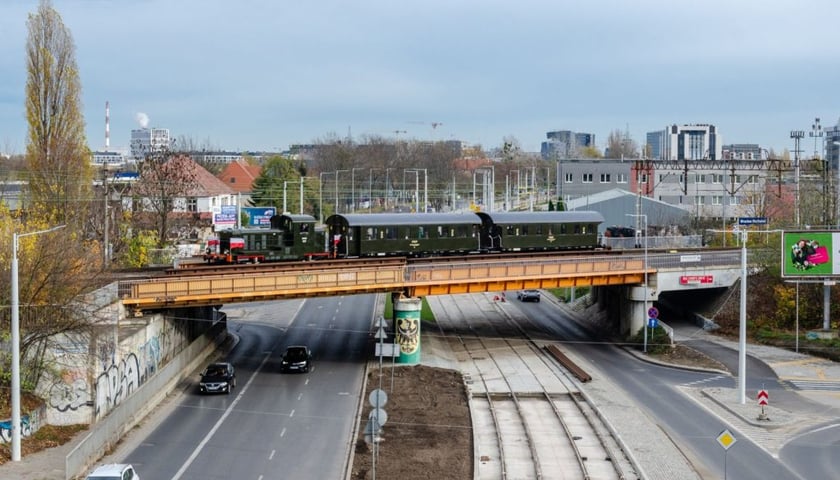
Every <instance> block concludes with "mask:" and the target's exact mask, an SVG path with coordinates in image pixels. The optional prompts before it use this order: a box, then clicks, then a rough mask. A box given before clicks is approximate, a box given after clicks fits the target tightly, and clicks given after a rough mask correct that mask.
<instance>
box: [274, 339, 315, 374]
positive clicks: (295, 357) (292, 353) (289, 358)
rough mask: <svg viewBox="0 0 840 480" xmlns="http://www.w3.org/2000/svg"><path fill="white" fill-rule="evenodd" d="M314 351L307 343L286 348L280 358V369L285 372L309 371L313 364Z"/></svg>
mask: <svg viewBox="0 0 840 480" xmlns="http://www.w3.org/2000/svg"><path fill="white" fill-rule="evenodd" d="M311 364H312V352H310V351H309V347H307V346H305V345H292V346H290V347H287V348H286V352H285V353H284V354H283V358H282V359H281V360H280V370H281V371H283V372H308V371H309V367H311V366H312V365H311Z"/></svg>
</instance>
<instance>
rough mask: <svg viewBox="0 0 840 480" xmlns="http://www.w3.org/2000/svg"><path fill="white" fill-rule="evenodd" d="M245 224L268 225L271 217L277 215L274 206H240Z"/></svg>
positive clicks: (253, 225)
mask: <svg viewBox="0 0 840 480" xmlns="http://www.w3.org/2000/svg"><path fill="white" fill-rule="evenodd" d="M242 213H243V214H244V216H245V219H246V220H245V224H246V225H247V226H249V227H270V226H271V217H273V216H274V215H277V209H276V208H274V207H242Z"/></svg>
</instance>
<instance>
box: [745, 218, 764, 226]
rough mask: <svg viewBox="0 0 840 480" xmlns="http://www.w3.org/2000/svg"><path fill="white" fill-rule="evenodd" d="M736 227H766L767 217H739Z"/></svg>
mask: <svg viewBox="0 0 840 480" xmlns="http://www.w3.org/2000/svg"><path fill="white" fill-rule="evenodd" d="M738 225H767V217H739V218H738Z"/></svg>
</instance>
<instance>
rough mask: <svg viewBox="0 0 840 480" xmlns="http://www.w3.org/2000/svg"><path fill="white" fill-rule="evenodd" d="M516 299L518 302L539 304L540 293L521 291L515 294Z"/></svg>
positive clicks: (537, 291) (536, 291)
mask: <svg viewBox="0 0 840 480" xmlns="http://www.w3.org/2000/svg"><path fill="white" fill-rule="evenodd" d="M516 298H518V299H519V301H520V302H539V301H540V291H539V290H522V291H520V292H519V293H517V294H516Z"/></svg>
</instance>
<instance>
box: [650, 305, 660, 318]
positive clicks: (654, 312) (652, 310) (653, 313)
mask: <svg viewBox="0 0 840 480" xmlns="http://www.w3.org/2000/svg"><path fill="white" fill-rule="evenodd" d="M648 317H650V318H658V317H659V309H657V308H656V307H650V308H649V309H648Z"/></svg>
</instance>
